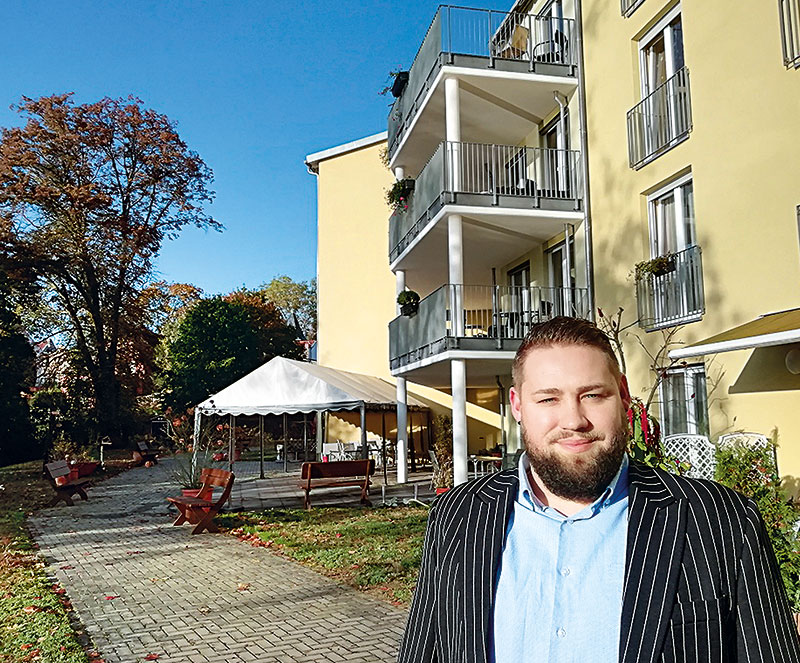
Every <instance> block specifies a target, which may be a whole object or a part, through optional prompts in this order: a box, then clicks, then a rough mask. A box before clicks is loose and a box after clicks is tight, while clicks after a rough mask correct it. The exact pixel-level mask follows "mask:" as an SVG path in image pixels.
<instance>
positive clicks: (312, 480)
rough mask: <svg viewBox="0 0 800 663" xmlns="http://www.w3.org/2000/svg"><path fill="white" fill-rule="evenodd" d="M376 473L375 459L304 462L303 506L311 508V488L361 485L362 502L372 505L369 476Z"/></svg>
mask: <svg viewBox="0 0 800 663" xmlns="http://www.w3.org/2000/svg"><path fill="white" fill-rule="evenodd" d="M373 474H375V460H374V459H373V458H370V459H369V460H336V461H333V462H330V463H303V466H302V468H301V469H300V478H301V479H302V482H301V483H300V487H301V488H302V489H303V490H304V491H305V498H304V499H303V506H305V508H306V509H309V510H310V509H311V489H312V488H330V487H337V486H361V503H362V504H366V505H367V506H372V503H371V502H370V501H369V499H367V495H368V494H369V478H370V476H371V475H373Z"/></svg>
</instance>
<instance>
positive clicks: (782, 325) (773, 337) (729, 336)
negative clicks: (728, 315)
mask: <svg viewBox="0 0 800 663" xmlns="http://www.w3.org/2000/svg"><path fill="white" fill-rule="evenodd" d="M798 341H800V308H795V309H790V310H788V311H780V312H779V313H768V314H767V315H762V316H761V317H760V318H756V319H755V320H751V321H750V322H746V323H745V324H743V325H739V326H738V327H733V328H732V329H728V330H726V331H724V332H722V333H721V334H717V335H715V336H711V337H709V338H706V339H704V340H702V341H699V342H697V343H693V344H692V345H689V346H686V347H685V348H681V349H679V350H673V351H672V352H670V353H669V356H670V358H671V359H686V358H688V357H699V356H701V355H709V354H716V353H719V352H730V351H732V350H746V349H748V348H762V347H768V346H772V345H785V344H787V343H797V342H798Z"/></svg>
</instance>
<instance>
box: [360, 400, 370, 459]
mask: <svg viewBox="0 0 800 663" xmlns="http://www.w3.org/2000/svg"><path fill="white" fill-rule="evenodd" d="M361 457H362V458H363V459H364V460H366V459H367V458H369V448H368V447H367V404H366V403H364V402H363V401H362V402H361Z"/></svg>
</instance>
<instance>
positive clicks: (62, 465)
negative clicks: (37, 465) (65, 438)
mask: <svg viewBox="0 0 800 663" xmlns="http://www.w3.org/2000/svg"><path fill="white" fill-rule="evenodd" d="M44 467H45V472H46V474H47V478H48V479H49V480H50V485H52V486H53V490H54V491H55V493H56V495H55V497H54V498H53V500H52V501H51V502H50V503H49V504H48V505H47V506H55V505H56V504H58V503H59V502H62V501H63V502H64V503H65V504H66V505H67V506H73V502H72V496H73V495H79V496H80V498H81V499H82V500H87V499H89V498H88V497H87V495H86V489H87V488H88V487H89V486H90V482H89V479H85V478H84V479H73V480H71V481H70V479H69V474H70V467H69V463H67V461H66V460H56V461H54V462H52V463H47V464H46V465H45V466H44ZM64 477H66V480H65V479H64Z"/></svg>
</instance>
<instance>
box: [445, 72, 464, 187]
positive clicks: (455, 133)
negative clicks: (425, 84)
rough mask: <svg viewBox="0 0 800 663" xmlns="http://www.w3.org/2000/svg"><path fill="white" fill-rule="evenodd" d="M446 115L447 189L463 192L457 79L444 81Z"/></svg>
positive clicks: (459, 102)
mask: <svg viewBox="0 0 800 663" xmlns="http://www.w3.org/2000/svg"><path fill="white" fill-rule="evenodd" d="M444 103H445V106H444V114H445V140H446V141H447V143H446V144H445V146H444V148H445V150H444V163H445V189H446V190H448V191H451V192H458V191H461V170H462V168H461V98H460V96H459V83H458V79H457V78H446V79H445V81H444Z"/></svg>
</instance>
